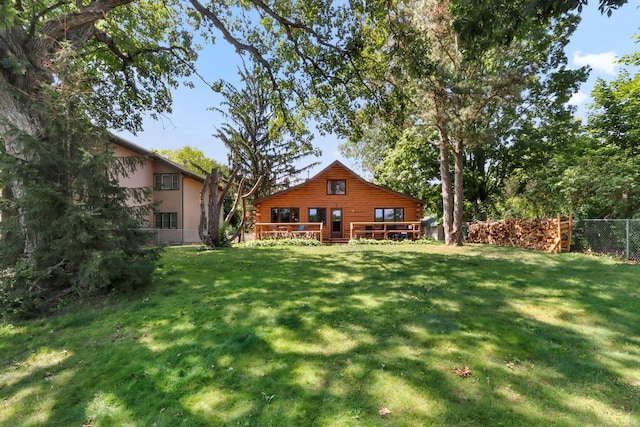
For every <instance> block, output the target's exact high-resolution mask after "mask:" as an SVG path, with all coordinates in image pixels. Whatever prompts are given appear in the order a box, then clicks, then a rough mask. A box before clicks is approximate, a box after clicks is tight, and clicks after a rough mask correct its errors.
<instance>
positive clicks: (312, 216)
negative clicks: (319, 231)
mask: <svg viewBox="0 0 640 427" xmlns="http://www.w3.org/2000/svg"><path fill="white" fill-rule="evenodd" d="M309 222H321V223H322V224H323V225H327V208H309Z"/></svg>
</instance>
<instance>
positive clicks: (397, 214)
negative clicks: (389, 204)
mask: <svg viewBox="0 0 640 427" xmlns="http://www.w3.org/2000/svg"><path fill="white" fill-rule="evenodd" d="M374 220H375V221H378V222H382V221H385V222H401V221H404V209H403V208H376V209H375V213H374Z"/></svg>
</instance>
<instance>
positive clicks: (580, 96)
mask: <svg viewBox="0 0 640 427" xmlns="http://www.w3.org/2000/svg"><path fill="white" fill-rule="evenodd" d="M589 98H590V97H589V95H587V94H586V93H584V92H582V91H578V92H576V93H574V94H573V95H572V96H571V99H569V102H567V104H569V105H575V106H576V107H581V106H583V105H584V104H586V103H587V101H589Z"/></svg>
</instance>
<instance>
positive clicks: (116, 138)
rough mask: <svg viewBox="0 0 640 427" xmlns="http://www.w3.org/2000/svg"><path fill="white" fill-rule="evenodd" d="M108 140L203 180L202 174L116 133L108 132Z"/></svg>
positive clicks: (190, 176) (186, 174)
mask: <svg viewBox="0 0 640 427" xmlns="http://www.w3.org/2000/svg"><path fill="white" fill-rule="evenodd" d="M109 140H110V142H112V143H113V144H117V145H119V146H121V147H124V148H127V149H129V150H131V151H133V152H135V153H138V154H140V155H142V156H147V157H149V158H152V159H154V160H156V161H159V162H161V163H164V164H166V165H168V166H171V167H172V168H174V169H177V170H179V171H180V173H182V174H183V175H185V176H188V177H189V178H193V179H195V180H197V181H200V182H204V177H203V176H201V175H199V174H197V173H195V172H193V171H191V170H189V169H187V168H185V167H184V166H181V165H179V164H178V163H176V162H173V161H171V160H169V159H167V158H166V157H163V156H161V155H160V154H158V153H156V152H155V151H151V150H147V149H146V148H143V147H141V146H139V145H137V144H134V143H133V142H131V141H127V140H126V139H124V138H121V137H119V136H117V135H114V134H112V133H110V134H109Z"/></svg>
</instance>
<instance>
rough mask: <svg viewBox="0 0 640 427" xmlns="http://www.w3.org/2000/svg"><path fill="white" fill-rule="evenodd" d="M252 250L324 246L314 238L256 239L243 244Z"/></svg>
mask: <svg viewBox="0 0 640 427" xmlns="http://www.w3.org/2000/svg"><path fill="white" fill-rule="evenodd" d="M243 246H247V247H250V248H256V247H273V246H322V244H321V243H320V241H319V240H317V239H313V238H308V239H305V238H302V237H290V238H286V239H254V240H249V241H248V242H246V243H243Z"/></svg>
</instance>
